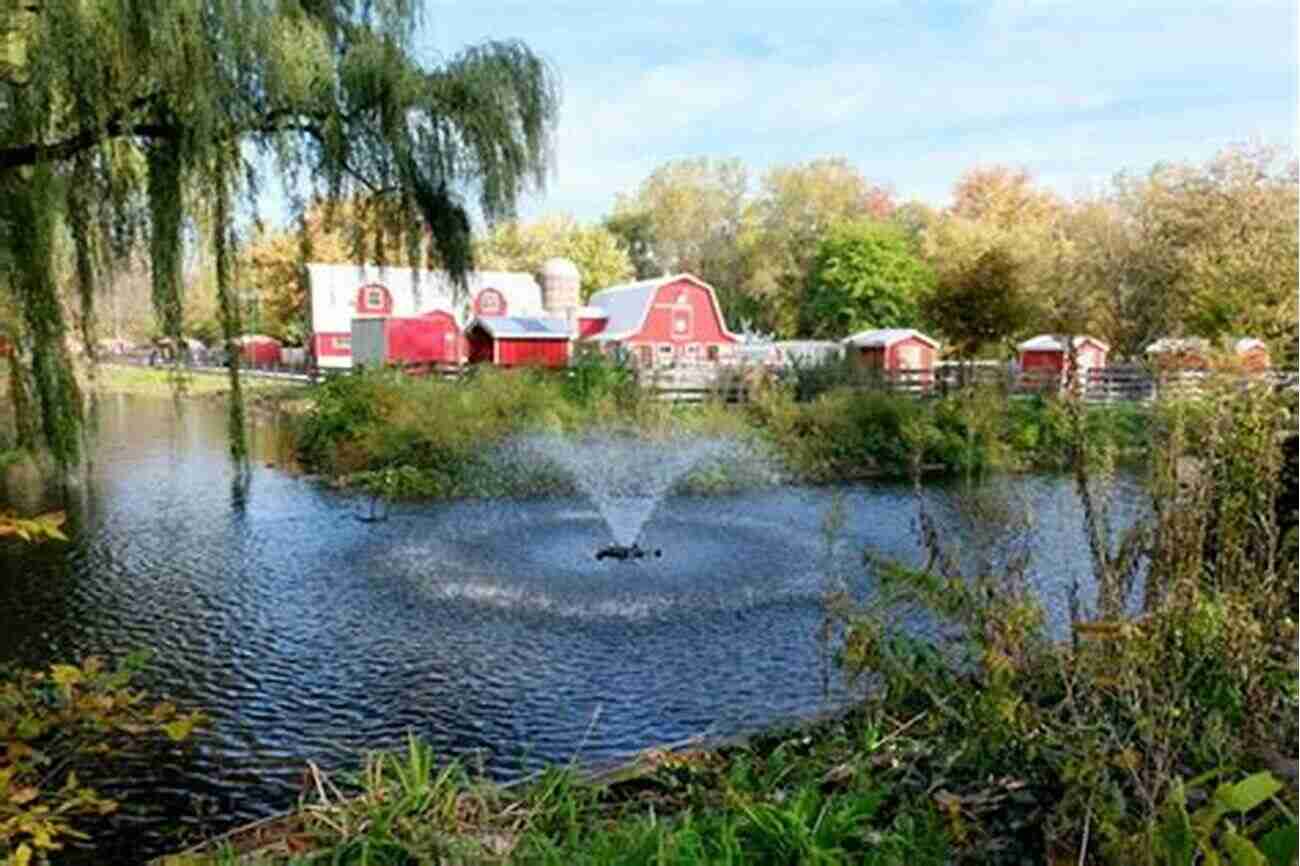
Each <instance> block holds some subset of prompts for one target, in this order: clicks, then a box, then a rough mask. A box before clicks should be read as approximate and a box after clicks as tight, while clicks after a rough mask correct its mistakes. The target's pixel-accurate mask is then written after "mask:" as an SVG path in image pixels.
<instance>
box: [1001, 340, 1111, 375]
mask: <svg viewBox="0 0 1300 866" xmlns="http://www.w3.org/2000/svg"><path fill="white" fill-rule="evenodd" d="M1072 339H1073V341H1074V351H1075V353H1076V356H1077V358H1078V360H1079V367H1080V368H1081V369H1083V370H1092V369H1097V368H1099V367H1105V366H1106V355H1107V354H1108V353H1109V352H1110V346H1109V345H1107V344H1106V343H1103V342H1102V341H1101V340H1098V339H1097V338H1096V337H1088V336H1079V337H1073V338H1072ZM1016 348H1017V349H1019V350H1020V371H1021V372H1022V373H1027V374H1030V375H1031V376H1039V377H1043V378H1050V377H1057V378H1059V377H1060V376H1061V375H1063V374H1064V372H1065V369H1066V357H1067V355H1068V353H1067V352H1066V348H1065V343H1064V342H1063V341H1062V340H1061V338H1060V337H1058V336H1056V335H1055V334H1039V335H1038V336H1037V337H1034V338H1033V339H1030V340H1025V341H1024V342H1023V343H1021V344H1020V345H1019V346H1017V347H1016Z"/></svg>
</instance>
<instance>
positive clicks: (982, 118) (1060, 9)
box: [418, 0, 1297, 219]
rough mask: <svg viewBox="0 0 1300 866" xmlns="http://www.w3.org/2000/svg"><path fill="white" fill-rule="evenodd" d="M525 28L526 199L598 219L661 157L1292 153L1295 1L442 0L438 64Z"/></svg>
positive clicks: (1072, 185)
mask: <svg viewBox="0 0 1300 866" xmlns="http://www.w3.org/2000/svg"><path fill="white" fill-rule="evenodd" d="M500 38H518V39H522V40H523V41H524V42H526V43H527V44H528V45H529V46H531V47H532V48H533V49H534V50H535V51H537V52H539V53H540V54H541V55H542V56H544V57H545V58H546V59H547V60H548V61H549V62H550V63H551V64H552V65H553V67H554V68H555V70H556V72H557V73H558V75H559V78H560V81H561V84H562V91H563V106H562V109H561V118H560V122H559V127H558V131H557V136H556V150H555V169H554V173H553V175H552V177H551V179H550V182H549V184H548V186H547V190H546V192H545V194H544V195H541V196H533V197H530V198H529V199H528V200H527V201H525V202H522V203H521V204H522V207H521V211H522V214H523V215H524V216H526V217H527V216H536V215H538V214H541V213H549V212H567V213H572V214H574V215H575V216H577V217H579V218H580V219H597V218H599V217H600V216H602V215H603V214H605V213H607V212H608V211H609V210H610V208H611V207H612V205H613V201H614V195H615V193H617V192H628V191H632V190H634V189H635V188H636V186H637V184H638V183H639V182H640V181H641V180H642V178H644V177H645V176H646V175H647V174H649V172H650V171H651V170H652V169H653V168H654V167H655V166H657V165H659V164H661V163H663V162H665V161H667V160H670V159H675V158H680V157H694V156H711V157H731V156H735V157H739V158H741V159H742V160H743V161H744V162H745V163H746V164H747V165H748V166H749V168H750V171H751V183H752V184H754V185H756V184H757V179H758V176H759V175H761V173H762V171H763V170H764V169H765V168H767V167H768V166H771V165H775V164H782V163H791V162H801V161H805V160H809V159H812V158H814V157H818V156H844V157H847V158H848V159H849V160H850V161H852V162H853V163H855V164H856V165H857V166H858V167H859V168H860V170H861V171H862V172H863V173H864V174H865V175H866V176H867V177H869V178H870V179H872V180H873V181H876V182H878V183H883V184H887V185H889V186H890V187H892V188H893V189H894V191H895V193H896V195H897V196H898V197H899V199H900V200H905V199H910V198H919V199H922V200H925V201H928V202H931V203H933V204H942V203H944V202H945V201H946V199H947V196H948V192H949V190H950V189H951V187H952V183H953V181H954V180H955V179H956V178H957V177H958V176H959V175H960V174H961V172H962V171H964V170H965V169H967V168H969V167H971V166H973V165H977V164H983V163H1006V164H1011V165H1016V166H1024V167H1026V168H1028V169H1029V170H1030V171H1032V172H1033V173H1034V174H1035V175H1036V176H1037V177H1038V178H1039V179H1040V181H1041V182H1043V183H1045V184H1047V185H1049V186H1051V187H1053V188H1055V189H1056V190H1058V191H1060V192H1061V193H1063V194H1066V195H1077V194H1082V193H1087V192H1088V191H1090V190H1095V189H1097V188H1098V187H1099V186H1100V185H1102V184H1104V183H1105V182H1106V180H1107V179H1109V178H1110V177H1111V176H1112V175H1114V174H1115V173H1116V172H1117V171H1120V170H1125V169H1127V170H1130V171H1139V172H1140V171H1145V170H1146V169H1148V168H1149V167H1150V166H1151V165H1152V164H1153V163H1155V162H1157V161H1160V160H1185V159H1190V160H1202V159H1204V158H1206V157H1208V156H1210V155H1212V154H1213V153H1214V152H1215V151H1216V150H1218V149H1219V148H1221V147H1223V146H1225V145H1227V144H1230V143H1234V142H1241V141H1247V140H1255V141H1262V142H1264V143H1271V144H1276V145H1280V146H1283V147H1285V148H1288V149H1290V150H1292V151H1294V150H1295V148H1296V140H1297V138H1296V122H1297V119H1296V102H1297V56H1296V54H1297V50H1296V45H1297V42H1296V39H1297V21H1296V4H1295V2H1294V0H1288V2H1259V3H1244V2H1243V3H1228V4H1217V5H1209V4H1194V3H1163V4H1161V3H1156V4H1149V3H1140V2H1134V3H1107V2H1104V0H1091V2H993V3H960V2H957V3H933V4H922V3H902V2H899V3H885V2H858V3H817V2H812V3H809V4H807V5H800V4H797V3H794V2H787V3H773V2H760V3H745V4H741V3H728V2H712V3H687V2H675V3H656V4H635V5H629V6H628V7H627V8H624V7H623V6H621V5H619V4H614V3H579V2H560V3H554V4H537V3H528V4H525V3H491V2H476V3H450V2H443V0H429V2H428V3H427V6H426V10H425V20H424V24H423V26H422V30H421V34H420V37H419V40H418V50H419V52H420V53H421V54H422V55H423V56H425V57H426V58H427V59H429V60H431V61H436V60H437V58H439V57H446V56H449V55H451V54H454V53H455V52H456V51H457V50H459V49H460V48H461V47H463V46H464V45H466V44H469V43H473V42H478V41H482V40H485V39H500Z"/></svg>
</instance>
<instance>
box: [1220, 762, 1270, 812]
mask: <svg viewBox="0 0 1300 866" xmlns="http://www.w3.org/2000/svg"><path fill="white" fill-rule="evenodd" d="M1281 789H1282V783H1281V782H1279V781H1278V780H1277V779H1275V778H1273V774H1272V773H1269V772H1267V771H1264V772H1260V773H1255V774H1254V775H1252V776H1247V777H1246V778H1244V779H1242V780H1241V781H1240V782H1237V783H1236V784H1234V785H1220V786H1219V788H1218V790H1216V791H1215V792H1214V796H1215V798H1216V799H1218V800H1219V801H1220V802H1222V803H1223V804H1224V805H1225V806H1227V807H1228V808H1229V809H1232V810H1233V811H1236V812H1249V811H1250V810H1251V809H1254V808H1255V807H1256V806H1258V805H1260V804H1261V803H1263V802H1265V801H1266V800H1268V798H1269V797H1272V796H1273V795H1274V794H1276V793H1277V792H1278V791H1280V790H1281Z"/></svg>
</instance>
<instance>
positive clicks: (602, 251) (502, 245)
mask: <svg viewBox="0 0 1300 866" xmlns="http://www.w3.org/2000/svg"><path fill="white" fill-rule="evenodd" d="M553 256H563V257H564V258H567V259H571V260H572V261H573V263H574V264H576V265H577V266H578V273H579V274H581V275H582V286H581V291H582V297H583V298H584V299H586V298H589V297H591V293H592V292H595V291H597V290H599V289H603V288H606V287H608V286H613V285H617V284H618V283H621V282H626V281H627V280H629V279H631V278H632V277H633V276H634V274H635V271H634V269H633V267H632V260H631V258H629V256H628V254H627V250H626V249H625V248H624V247H623V244H622V242H621V241H620V239H619V238H618V237H617V236H616V235H614V234H613V233H612V232H610V231H609V230H608V229H606V228H605V227H603V226H599V225H596V226H583V225H580V224H579V223H578V221H577V220H575V219H574V218H573V217H571V216H568V215H553V216H545V217H542V218H541V219H539V220H537V221H536V222H532V223H521V222H508V223H502V224H500V225H498V226H496V227H495V228H494V229H493V230H492V231H491V232H489V233H488V234H487V236H486V237H484V238H482V239H481V240H480V241H479V242H478V243H477V245H476V247H475V259H476V260H477V261H478V263H479V265H480V266H481V267H483V268H487V269H494V270H508V271H523V272H525V273H530V274H536V273H539V272H540V271H541V269H542V263H543V262H544V261H546V260H547V259H549V258H551V257H553Z"/></svg>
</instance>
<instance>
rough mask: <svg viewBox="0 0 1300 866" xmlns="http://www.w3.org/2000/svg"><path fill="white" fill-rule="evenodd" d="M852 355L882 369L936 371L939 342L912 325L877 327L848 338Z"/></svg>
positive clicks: (846, 342) (845, 339)
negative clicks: (907, 326) (935, 364)
mask: <svg viewBox="0 0 1300 866" xmlns="http://www.w3.org/2000/svg"><path fill="white" fill-rule="evenodd" d="M843 342H844V345H845V347H846V348H847V349H848V351H849V353H850V355H851V356H853V357H856V358H857V359H858V360H859V361H860V362H861V363H862V364H863V365H864V366H868V367H875V368H878V369H881V370H888V371H891V372H896V371H907V372H912V371H928V372H933V370H934V361H935V355H937V354H938V351H939V341H938V340H936V339H934V338H933V337H927V336H926V335H925V334H922V333H921V332H920V331H916V330H913V329H912V328H877V329H876V330H873V331H860V332H859V333H856V334H854V335H853V336H851V337H845V338H844V341H843Z"/></svg>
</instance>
